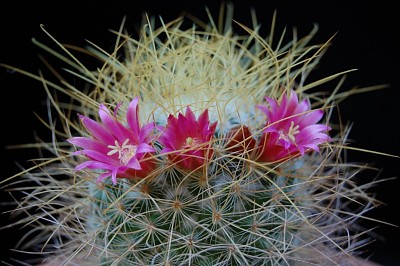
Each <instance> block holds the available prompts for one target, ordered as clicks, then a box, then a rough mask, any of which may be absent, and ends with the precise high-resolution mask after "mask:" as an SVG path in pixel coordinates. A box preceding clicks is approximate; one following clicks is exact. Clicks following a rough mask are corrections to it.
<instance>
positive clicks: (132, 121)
mask: <svg viewBox="0 0 400 266" xmlns="http://www.w3.org/2000/svg"><path fill="white" fill-rule="evenodd" d="M138 104H139V97H135V98H134V99H133V100H132V101H131V102H130V104H129V107H128V112H127V113H126V120H127V122H128V125H129V127H130V128H131V129H132V132H133V134H135V135H137V136H138V135H139V132H140V127H139V116H138V113H139V110H138Z"/></svg>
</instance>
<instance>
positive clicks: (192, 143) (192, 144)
mask: <svg viewBox="0 0 400 266" xmlns="http://www.w3.org/2000/svg"><path fill="white" fill-rule="evenodd" d="M197 144H199V139H198V138H192V137H187V138H186V141H185V143H184V144H183V145H182V149H190V148H193V147H195V146H197Z"/></svg>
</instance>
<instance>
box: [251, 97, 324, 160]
mask: <svg viewBox="0 0 400 266" xmlns="http://www.w3.org/2000/svg"><path fill="white" fill-rule="evenodd" d="M265 100H266V101H267V102H268V104H269V107H267V106H265V105H258V106H257V107H258V108H259V109H261V111H262V112H263V113H264V114H265V115H266V116H267V124H266V126H265V129H264V131H263V135H262V137H261V140H260V142H259V144H258V145H259V146H258V152H257V161H263V162H276V161H281V160H284V159H286V158H291V157H294V156H297V155H304V154H305V152H306V151H308V150H315V151H319V147H318V145H319V144H321V143H324V142H326V141H330V140H331V139H330V137H329V136H328V135H327V134H326V131H328V130H330V129H331V128H330V127H329V126H327V125H324V124H317V122H318V121H320V120H321V118H322V116H323V115H324V112H323V111H322V110H312V111H311V106H310V103H309V102H308V101H307V100H303V101H302V102H300V103H299V100H298V97H297V95H296V93H295V92H294V91H293V90H291V92H290V95H283V97H282V100H281V102H280V103H279V102H278V101H277V100H275V99H271V98H269V97H265Z"/></svg>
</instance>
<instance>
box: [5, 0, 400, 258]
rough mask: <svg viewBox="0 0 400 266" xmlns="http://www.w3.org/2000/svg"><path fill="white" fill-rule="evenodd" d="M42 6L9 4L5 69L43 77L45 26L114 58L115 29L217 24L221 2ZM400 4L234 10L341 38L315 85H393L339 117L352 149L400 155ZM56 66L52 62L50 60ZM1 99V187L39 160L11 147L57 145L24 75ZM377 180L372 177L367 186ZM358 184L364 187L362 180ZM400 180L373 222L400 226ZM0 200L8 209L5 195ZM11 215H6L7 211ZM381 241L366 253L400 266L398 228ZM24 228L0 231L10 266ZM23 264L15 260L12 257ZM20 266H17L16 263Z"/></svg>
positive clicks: (359, 98) (392, 162)
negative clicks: (322, 81) (38, 140)
mask: <svg viewBox="0 0 400 266" xmlns="http://www.w3.org/2000/svg"><path fill="white" fill-rule="evenodd" d="M41 2H42V1H32V2H27V3H22V2H20V1H5V2H3V3H2V4H1V6H0V63H7V64H10V65H13V66H16V67H20V68H23V69H25V70H27V71H29V72H33V73H37V71H38V69H40V68H44V65H43V64H42V63H41V62H40V60H39V57H38V54H39V52H40V53H43V52H42V50H40V49H39V48H38V47H36V46H35V45H34V44H33V43H32V41H31V39H32V38H33V37H34V38H36V39H38V40H40V41H42V42H44V43H46V44H50V43H52V41H51V40H50V39H49V38H48V37H47V36H46V35H45V34H44V33H43V31H42V30H41V29H40V27H39V25H40V24H44V26H45V28H46V30H47V31H49V32H50V34H52V35H53V36H54V37H55V38H56V39H57V40H58V41H60V42H64V43H70V44H75V45H77V46H85V45H86V43H85V40H90V41H92V42H94V43H96V44H98V45H99V46H100V47H104V48H105V49H106V50H107V49H108V50H109V51H110V50H111V47H112V45H113V44H114V40H115V39H114V35H112V34H111V33H110V32H109V31H108V30H109V29H113V30H118V28H119V26H120V24H121V21H122V18H123V16H125V15H126V16H127V22H126V28H127V29H128V30H129V32H131V33H134V32H135V30H136V28H137V26H138V25H139V24H140V21H141V18H142V15H143V12H145V11H146V12H148V13H149V14H150V15H161V16H162V18H163V19H164V21H166V22H167V21H170V20H172V19H175V18H177V17H178V16H179V15H181V14H182V11H187V12H189V13H191V14H194V15H196V16H197V17H199V18H201V19H202V20H204V21H207V15H206V12H205V8H204V7H205V6H206V5H207V6H208V7H209V8H210V11H211V13H212V14H214V18H216V17H217V15H218V11H219V6H220V3H219V2H218V1H193V2H191V1H177V0H176V1H152V0H147V1H143V2H138V1H122V0H113V1H108V2H106V3H101V2H99V1H83V0H82V1H74V0H73V1H53V2H50V4H44V3H41ZM394 2H395V1H387V2H385V1H376V2H373V1H371V2H370V3H367V2H362V1H360V2H359V3H357V2H355V1H351V2H350V1H305V2H301V3H300V1H250V0H248V1H243V2H238V1H237V2H234V4H235V16H234V18H235V19H236V20H238V21H240V22H243V23H244V24H246V25H248V26H251V24H250V8H252V7H253V8H255V10H256V13H257V18H258V21H259V22H261V24H262V25H263V27H262V32H264V33H265V34H266V33H268V32H269V26H270V22H271V18H272V14H273V11H274V10H275V9H276V10H277V11H278V13H277V15H278V16H277V25H278V29H277V32H278V33H280V32H281V30H282V29H283V27H284V26H288V28H289V29H291V28H292V27H293V26H296V27H297V28H298V30H299V36H300V37H303V36H304V34H306V33H308V32H309V31H310V30H311V28H312V25H313V23H317V24H318V25H319V26H320V30H319V32H318V34H317V38H316V39H314V41H312V43H315V44H319V43H322V42H325V41H326V40H328V39H329V38H330V37H331V36H333V35H334V34H337V35H336V36H335V37H334V39H333V42H332V43H333V45H332V46H331V47H330V48H329V50H328V53H327V54H325V55H324V57H323V60H322V64H321V66H320V69H318V70H317V73H316V77H324V76H327V75H330V74H334V73H337V72H340V71H343V70H348V69H353V68H357V69H358V70H357V71H356V72H352V73H350V74H349V75H348V78H347V79H346V82H345V84H344V85H343V88H351V87H353V86H356V85H359V86H360V87H364V86H371V85H377V84H383V83H388V84H390V87H389V88H388V89H385V90H381V91H376V92H370V93H367V94H361V95H356V96H352V97H350V98H348V99H347V100H346V101H345V102H343V103H341V105H340V110H341V114H342V118H343V119H344V120H345V121H349V122H352V123H353V129H352V131H351V134H350V138H351V139H354V140H355V141H354V144H353V146H355V147H358V148H365V149H370V150H375V151H380V152H384V153H390V154H395V155H400V148H399V147H400V141H399V139H400V134H399V129H398V126H399V99H400V98H399V96H400V93H399V90H400V82H399V76H400V75H399V70H400V69H399V63H400V56H399V50H400V49H399V48H400V46H399V43H398V41H397V39H398V34H399V30H398V25H399V14H398V13H397V11H396V10H397V9H396V8H395V4H394ZM46 56H47V58H51V56H50V55H46ZM0 93H1V94H0V99H1V104H0V108H1V113H0V115H1V118H0V119H1V120H0V127H1V128H0V131H1V138H0V139H1V166H2V171H0V178H2V179H3V178H7V177H9V176H11V175H13V174H15V173H17V172H18V171H19V170H20V169H19V168H18V167H17V164H16V162H18V163H20V164H22V165H25V164H26V163H27V162H26V161H27V160H29V159H31V158H36V157H37V153H36V151H35V150H10V149H6V148H5V147H6V146H7V145H13V144H21V143H30V142H34V136H35V134H38V135H40V136H41V137H43V138H48V139H49V134H48V131H46V130H45V129H43V128H42V127H41V126H39V125H40V123H39V122H38V120H37V118H36V117H35V115H34V112H36V113H39V114H42V115H43V114H44V108H43V104H44V99H45V93H44V89H43V87H42V84H40V82H37V81H34V80H32V79H30V78H28V77H25V76H23V75H21V74H17V73H12V72H10V71H7V70H6V69H4V68H0ZM349 161H356V162H368V163H371V164H373V165H374V166H377V167H379V168H381V169H382V171H381V173H380V178H388V177H392V176H398V175H399V172H400V171H399V170H398V166H399V165H400V159H395V158H390V157H385V156H380V155H375V154H366V153H362V152H350V153H349ZM375 174H376V173H369V175H366V176H365V178H369V177H370V175H375ZM360 178H364V175H361V176H360ZM399 188H400V182H399V180H398V179H397V180H394V181H388V182H385V183H382V184H381V185H379V186H378V187H376V188H374V191H375V192H376V196H377V198H378V199H380V200H382V201H383V202H385V203H386V204H387V206H383V207H380V208H378V209H376V210H374V211H372V212H370V213H369V215H370V216H372V217H373V218H374V219H380V220H385V221H387V222H389V223H393V224H397V225H400V222H399V219H398V218H397V217H398V214H399V206H400V204H399V199H398V196H399V195H400V193H399ZM1 197H2V201H7V200H10V198H9V197H8V196H7V194H6V193H4V192H1ZM5 209H6V208H5V207H4V206H2V211H3V210H5ZM0 221H1V225H5V224H7V223H8V216H7V215H0ZM371 226H378V227H377V228H376V230H375V232H377V233H378V234H380V235H381V236H382V237H383V239H382V240H378V241H376V242H375V243H373V244H371V245H370V246H368V250H369V251H370V253H369V254H371V257H372V260H374V261H377V262H380V263H381V264H383V265H400V259H399V258H398V255H399V254H398V253H399V248H400V244H399V243H398V241H399V240H400V233H399V229H398V228H397V227H391V226H387V225H380V224H376V223H371ZM22 232H23V229H18V228H16V229H13V230H4V231H0V243H1V244H2V245H4V247H2V248H1V249H0V252H1V259H0V261H1V260H3V261H7V262H9V263H10V261H9V259H8V258H9V257H10V255H11V252H10V251H8V249H9V248H10V247H13V245H15V243H16V241H17V240H18V239H19V238H20V237H21V234H22ZM13 255H14V256H15V254H13ZM11 264H12V263H11Z"/></svg>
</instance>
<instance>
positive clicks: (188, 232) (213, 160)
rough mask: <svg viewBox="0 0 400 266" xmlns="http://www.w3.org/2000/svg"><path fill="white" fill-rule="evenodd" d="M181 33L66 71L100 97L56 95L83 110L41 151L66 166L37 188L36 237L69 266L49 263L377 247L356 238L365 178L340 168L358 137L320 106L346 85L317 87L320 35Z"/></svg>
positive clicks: (214, 258)
mask: <svg viewBox="0 0 400 266" xmlns="http://www.w3.org/2000/svg"><path fill="white" fill-rule="evenodd" d="M231 15H232V14H231V13H229V12H228V17H227V19H226V21H228V22H229V21H232V18H231ZM182 21H183V19H178V20H176V21H173V22H171V23H168V24H163V25H162V26H161V27H160V28H154V27H153V24H152V23H149V24H146V25H144V26H143V28H142V32H141V34H140V36H139V38H138V40H135V39H132V38H130V37H129V36H126V35H124V34H122V33H121V32H119V33H118V39H119V40H120V39H124V45H123V46H122V47H123V48H124V49H120V47H119V44H120V43H117V45H116V47H118V48H117V49H116V51H115V52H114V53H110V54H108V53H106V52H104V51H102V50H95V49H93V48H89V51H90V52H91V53H92V54H94V55H95V56H96V57H97V58H98V59H100V60H101V61H102V62H103V66H102V67H101V68H99V69H98V70H97V71H89V70H88V69H86V68H85V67H84V66H82V65H81V64H77V63H76V62H71V61H69V60H67V59H65V62H67V63H68V64H70V65H71V66H72V67H75V68H76V73H74V75H77V76H80V77H83V78H84V79H85V80H88V81H89V82H90V83H91V84H92V85H94V88H92V89H91V90H90V91H89V92H88V93H87V94H85V93H82V91H81V90H80V89H79V88H74V87H73V86H72V85H71V86H67V88H65V89H60V87H58V86H55V85H54V84H50V83H46V82H45V84H47V85H50V86H53V87H55V88H56V89H58V90H62V91H63V92H65V93H67V94H68V95H69V96H71V97H72V98H73V99H74V103H73V104H68V105H65V104H64V105H62V107H61V105H57V104H56V107H57V108H56V110H57V112H59V114H60V116H61V117H62V118H63V119H64V125H63V126H64V130H65V133H64V134H59V135H58V137H59V138H61V140H59V142H54V143H53V144H54V146H47V145H45V144H44V148H48V149H50V150H51V151H52V152H53V153H54V154H56V155H57V156H59V157H58V159H57V160H58V161H59V163H55V161H57V160H49V162H48V163H44V164H41V165H40V167H43V169H45V170H44V171H42V172H40V171H39V172H34V171H32V173H29V174H26V175H25V176H26V177H27V180H29V181H30V182H32V181H33V182H36V183H37V184H38V185H37V186H34V187H32V191H31V192H30V193H29V194H28V195H27V196H26V199H24V201H23V203H22V204H21V205H20V206H23V207H22V209H29V208H31V207H32V206H39V209H40V210H41V211H42V212H41V214H39V215H35V216H34V217H28V218H26V219H25V220H23V221H25V222H26V221H31V220H33V221H39V222H42V221H44V222H43V223H44V224H45V225H44V226H43V227H42V233H40V234H39V236H38V237H36V238H35V239H34V240H35V242H37V243H38V244H39V245H42V247H43V248H44V249H45V250H48V252H54V253H55V254H56V255H57V256H55V257H49V258H48V259H47V261H49V263H51V262H52V261H57V263H60V264H74V263H76V264H79V265H85V264H88V265H94V264H95V265H295V264H299V265H300V264H302V263H304V264H311V263H316V264H318V263H321V262H323V264H324V265H329V264H332V265H336V264H340V261H341V260H342V259H343V258H348V257H351V256H353V255H354V254H357V248H358V247H359V246H362V245H363V244H365V242H366V241H367V238H364V234H363V232H359V231H357V229H358V228H357V226H355V223H354V222H355V220H357V219H359V218H361V217H362V216H363V215H364V212H365V211H367V210H368V209H369V208H370V205H373V204H375V203H377V202H376V201H375V200H373V199H372V198H371V197H369V196H368V195H367V194H366V193H365V190H366V189H367V188H368V185H364V186H362V187H361V186H357V184H355V183H354V182H353V181H352V177H353V176H354V174H355V173H356V172H357V171H359V170H360V169H362V166H357V165H350V164H346V162H345V161H344V160H343V159H342V152H343V149H344V147H345V141H346V138H347V131H346V129H343V128H339V127H336V125H333V124H332V123H330V122H329V118H330V115H331V110H332V109H331V107H332V105H334V104H335V101H336V100H338V97H339V96H338V97H336V96H335V94H330V93H331V92H327V93H326V94H324V93H321V92H318V91H317V90H315V89H316V88H315V87H317V86H318V85H320V84H322V83H328V82H333V81H334V80H335V78H338V77H340V76H341V74H337V75H332V76H330V77H327V78H325V79H324V80H323V81H317V82H310V83H307V82H306V80H307V77H308V74H309V73H310V72H311V71H312V70H313V69H314V68H315V66H316V65H317V64H318V63H319V58H320V56H321V55H322V54H323V52H325V49H326V47H327V44H322V45H313V46H309V45H308V42H309V41H310V40H311V37H312V36H313V35H314V34H315V33H316V28H315V29H313V31H312V32H311V33H310V34H309V36H307V37H305V38H303V39H297V38H294V39H293V40H292V41H290V42H289V43H287V44H284V43H282V40H283V39H284V38H282V39H281V40H280V41H278V42H277V44H276V45H275V46H273V45H272V43H275V40H273V39H272V36H273V34H271V37H268V38H266V39H264V38H262V37H260V36H259V35H258V33H257V30H250V29H249V28H247V27H245V26H242V28H243V29H245V30H246V31H247V32H248V35H245V36H241V35H236V34H235V33H234V32H233V28H232V26H231V24H230V22H229V23H227V24H226V25H225V29H224V31H223V33H222V32H221V31H219V30H218V29H217V28H216V27H215V26H213V24H212V23H211V24H210V26H208V27H207V28H205V29H201V28H200V27H199V25H197V24H194V26H193V27H192V28H188V29H181V23H182ZM121 43H122V42H121ZM63 49H65V51H67V50H66V48H64V47H63ZM47 50H48V51H50V48H47ZM121 51H122V53H121ZM120 55H122V56H121V57H120ZM121 58H122V59H121ZM73 59H74V60H76V57H73ZM312 91H316V92H312ZM50 97H51V96H50ZM54 103H56V102H55V101H54ZM129 103H130V104H129ZM99 104H100V105H99ZM128 104H129V106H128ZM127 106H128V107H127ZM64 108H65V109H64ZM111 109H114V112H112V111H110V110H111ZM76 110H78V112H79V113H80V119H76V117H75V116H72V115H71V113H74V112H73V111H76ZM66 114H68V115H66ZM324 114H325V115H326V116H325V119H324V121H322V120H321V119H322V117H323V115H324ZM318 122H319V124H318ZM331 129H333V130H332V131H330V130H331ZM337 129H340V130H337ZM328 131H330V132H329V134H328ZM335 131H337V132H335ZM57 132H59V131H56V130H55V129H54V133H55V135H57ZM333 132H335V133H333ZM328 135H330V136H328ZM66 139H67V140H68V141H69V142H70V143H67V145H68V147H69V148H68V149H64V148H65V146H63V145H66V142H65V140H66ZM60 143H62V144H63V145H60ZM71 143H72V144H74V145H75V146H77V147H78V148H77V149H76V150H75V152H74V153H72V151H73V149H74V148H73V145H71ZM79 147H80V148H82V149H79ZM49 176H50V177H51V178H49ZM58 176H61V178H59V177H58ZM65 176H67V178H65ZM355 205H356V207H355ZM367 231H368V230H367ZM367 231H366V232H367ZM52 243H54V244H52Z"/></svg>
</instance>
